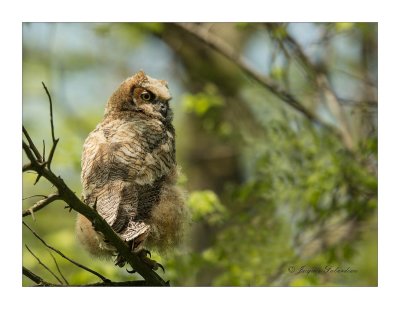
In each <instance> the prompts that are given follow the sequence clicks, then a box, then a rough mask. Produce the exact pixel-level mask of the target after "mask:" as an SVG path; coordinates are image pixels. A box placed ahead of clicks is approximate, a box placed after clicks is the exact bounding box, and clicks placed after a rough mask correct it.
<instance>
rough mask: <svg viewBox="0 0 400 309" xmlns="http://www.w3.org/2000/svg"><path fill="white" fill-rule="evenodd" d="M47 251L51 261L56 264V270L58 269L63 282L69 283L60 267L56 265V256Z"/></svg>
mask: <svg viewBox="0 0 400 309" xmlns="http://www.w3.org/2000/svg"><path fill="white" fill-rule="evenodd" d="M49 253H50V256H51V258H52V259H53V261H54V264H55V265H56V268H57V271H58V273H59V274H60V276H61V278H63V280H64V282H65V283H66V284H67V285H69V282H68V280H67V279H66V278H65V277H64V275H63V273H62V272H61V269H60V267H59V266H58V263H57V260H56V258H55V257H54V255H53V254H52V253H51V251H49Z"/></svg>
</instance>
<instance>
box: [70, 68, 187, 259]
mask: <svg viewBox="0 0 400 309" xmlns="http://www.w3.org/2000/svg"><path fill="white" fill-rule="evenodd" d="M138 87H147V88H143V89H144V90H139V91H138V90H137V89H138ZM146 89H151V90H152V93H154V96H156V98H157V100H160V101H163V102H168V100H169V99H170V95H169V91H168V89H167V84H166V82H165V81H159V80H154V79H152V78H150V77H148V76H147V75H144V73H143V72H139V73H137V74H136V75H135V76H133V77H132V78H130V79H127V80H126V81H125V82H124V83H122V84H121V85H120V87H119V88H118V89H117V90H116V91H115V92H114V94H113V95H112V96H111V98H110V100H109V102H108V104H107V108H106V113H105V117H104V119H103V121H102V122H101V123H100V124H98V125H97V127H96V128H95V130H93V131H92V132H91V133H90V134H89V136H88V137H87V139H86V141H85V143H84V146H83V153H82V173H81V182H82V185H83V200H84V202H85V203H86V204H88V205H90V206H96V210H97V211H98V213H99V214H100V215H101V216H102V217H103V218H104V219H105V220H106V221H107V223H108V224H109V225H110V226H111V227H112V228H113V229H114V231H116V232H117V233H118V234H119V235H120V237H121V238H122V239H123V240H125V241H127V242H129V243H130V244H132V246H133V247H134V248H133V250H137V249H138V248H135V246H136V245H135V242H136V241H138V240H140V243H142V241H143V240H145V239H146V238H147V236H148V235H150V236H151V237H150V238H151V242H152V244H155V245H156V246H157V241H158V242H159V245H160V246H161V247H163V246H165V243H167V242H168V243H172V242H175V240H177V238H178V236H177V235H178V234H179V233H178V232H176V233H175V232H174V233H170V234H173V236H168V235H162V234H163V227H162V225H163V224H164V222H163V218H162V217H166V216H165V214H163V215H160V214H161V213H162V212H163V211H168V212H169V213H170V214H171V216H170V218H173V220H174V222H172V221H171V220H172V219H171V220H170V221H168V220H167V221H168V222H167V221H166V222H167V227H168V229H170V230H171V229H172V228H173V226H174V224H175V222H178V223H179V222H183V219H182V218H183V213H184V211H183V208H184V205H183V204H184V202H183V198H182V197H181V194H180V192H179V190H178V191H177V189H176V188H175V187H174V186H175V182H176V175H177V166H176V161H175V131H174V128H173V126H172V124H171V120H172V112H171V111H170V110H169V107H168V111H167V113H166V114H164V115H162V114H161V113H160V112H159V110H158V109H159V108H160V107H159V106H156V104H148V103H147V102H141V101H140V94H141V91H146ZM157 89H160V91H158V90H157ZM157 91H158V92H157ZM135 96H137V97H136V98H135ZM157 108H158V109H157ZM163 192H164V193H163ZM166 192H167V193H166ZM168 192H169V193H168ZM170 199H174V200H173V201H171V200H170ZM161 204H165V205H167V207H168V209H167V210H165V209H164V208H163V206H162V205H161ZM175 204H176V205H175ZM157 208H158V209H159V210H157V211H155V210H156V209H157ZM154 216H155V217H154ZM176 228H177V229H179V228H180V224H178V225H176ZM88 230H89V232H88ZM154 231H157V233H155V232H154ZM77 233H78V238H79V239H80V240H81V242H82V243H83V244H84V245H85V246H86V247H87V249H88V250H89V251H90V252H91V253H93V254H95V255H100V254H103V253H105V252H111V251H112V248H108V247H107V246H106V245H104V244H103V243H101V242H100V241H98V240H97V239H96V240H95V241H93V235H92V234H93V233H92V231H91V230H90V229H89V228H87V222H86V221H85V218H81V217H79V216H78V222H77ZM89 234H90V235H91V236H90V235H89ZM154 235H157V236H154ZM89 236H90V237H91V238H90V239H89ZM96 237H97V236H96ZM97 238H98V237H97ZM160 242H164V244H161V243H160ZM99 248H100V249H99Z"/></svg>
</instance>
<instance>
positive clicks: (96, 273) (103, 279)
mask: <svg viewBox="0 0 400 309" xmlns="http://www.w3.org/2000/svg"><path fill="white" fill-rule="evenodd" d="M22 224H23V225H25V227H26V228H28V229H29V230H30V231H31V233H32V234H33V235H34V236H35V237H36V238H37V239H39V240H40V241H41V242H42V243H43V244H44V245H45V246H46V247H47V248H49V249H50V250H52V251H54V252H55V253H57V254H58V255H60V256H61V257H63V258H64V259H66V260H67V261H69V262H71V263H72V264H74V265H75V266H78V267H79V268H82V269H84V270H86V271H87V272H89V273H91V274H93V275H95V276H97V277H99V278H100V279H101V280H102V281H103V282H111V281H110V279H107V278H106V277H104V276H103V275H101V274H99V273H98V272H97V271H94V270H92V269H90V268H88V267H86V266H84V265H82V264H80V263H78V262H75V261H74V260H72V259H70V258H69V257H67V256H66V255H64V254H63V253H62V252H61V251H60V250H57V249H55V248H53V247H52V246H50V245H48V244H47V243H46V242H45V241H44V239H43V238H42V237H40V236H39V235H38V234H37V233H36V232H35V231H34V230H32V229H31V228H30V227H29V225H28V224H26V223H25V222H22Z"/></svg>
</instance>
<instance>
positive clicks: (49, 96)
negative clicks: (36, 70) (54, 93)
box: [42, 82, 56, 142]
mask: <svg viewBox="0 0 400 309" xmlns="http://www.w3.org/2000/svg"><path fill="white" fill-rule="evenodd" d="M42 85H43V88H44V90H45V91H46V94H47V97H48V98H49V103H50V125H51V138H52V141H53V142H54V141H55V140H56V138H55V137H54V123H53V101H52V100H51V95H50V92H49V90H48V89H47V87H46V85H45V84H44V82H42Z"/></svg>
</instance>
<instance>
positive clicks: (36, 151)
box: [22, 126, 43, 162]
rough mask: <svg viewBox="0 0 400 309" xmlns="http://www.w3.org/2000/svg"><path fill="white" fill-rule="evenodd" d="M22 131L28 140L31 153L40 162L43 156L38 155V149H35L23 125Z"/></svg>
mask: <svg viewBox="0 0 400 309" xmlns="http://www.w3.org/2000/svg"><path fill="white" fill-rule="evenodd" d="M22 132H24V135H25V137H26V139H27V140H28V144H29V147H30V148H31V149H32V151H33V153H34V154H35V156H36V159H37V160H39V161H40V162H42V161H43V158H42V156H41V155H40V152H39V150H37V148H36V146H35V144H34V142H33V141H32V139H31V137H30V136H29V133H28V131H27V130H26V129H25V127H24V126H22Z"/></svg>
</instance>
